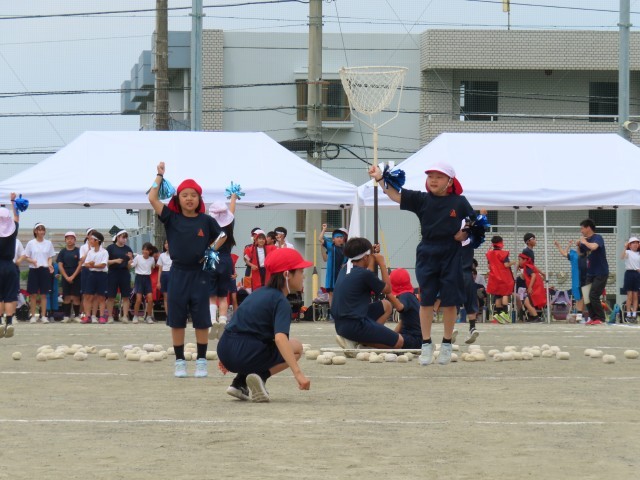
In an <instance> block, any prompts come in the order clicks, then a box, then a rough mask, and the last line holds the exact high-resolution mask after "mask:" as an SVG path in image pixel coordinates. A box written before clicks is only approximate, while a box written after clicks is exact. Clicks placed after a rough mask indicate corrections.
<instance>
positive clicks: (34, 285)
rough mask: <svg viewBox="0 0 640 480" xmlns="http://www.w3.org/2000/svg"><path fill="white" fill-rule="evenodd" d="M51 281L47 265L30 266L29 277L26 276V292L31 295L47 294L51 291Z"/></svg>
mask: <svg viewBox="0 0 640 480" xmlns="http://www.w3.org/2000/svg"><path fill="white" fill-rule="evenodd" d="M52 281H53V279H52V278H51V273H50V272H49V267H38V268H30V269H29V277H28V278H27V292H29V293H30V294H31V295H34V294H37V293H41V294H47V293H49V292H51V282H52Z"/></svg>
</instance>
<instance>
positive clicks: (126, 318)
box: [120, 315, 129, 323]
mask: <svg viewBox="0 0 640 480" xmlns="http://www.w3.org/2000/svg"><path fill="white" fill-rule="evenodd" d="M120 323H129V317H127V316H126V315H123V316H122V317H120Z"/></svg>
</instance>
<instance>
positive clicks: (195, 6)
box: [189, 0, 204, 131]
mask: <svg viewBox="0 0 640 480" xmlns="http://www.w3.org/2000/svg"><path fill="white" fill-rule="evenodd" d="M203 16H204V15H203V13H202V0H193V3H192V7H191V98H190V102H189V104H190V107H191V130H192V131H200V130H202V17H203Z"/></svg>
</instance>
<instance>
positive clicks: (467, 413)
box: [0, 322, 640, 479]
mask: <svg viewBox="0 0 640 480" xmlns="http://www.w3.org/2000/svg"><path fill="white" fill-rule="evenodd" d="M465 327H466V325H462V329H464V328H465ZM480 330H481V332H482V334H481V336H480V338H479V340H478V342H477V343H478V345H481V346H482V347H483V349H484V351H485V352H488V350H489V349H491V348H498V349H500V350H502V349H504V347H505V346H508V345H513V346H517V347H523V346H530V345H542V344H545V343H546V344H549V345H557V346H559V347H561V349H562V350H563V351H568V352H570V353H571V360H569V361H561V360H556V359H555V358H552V359H546V358H534V359H533V360H532V361H510V362H494V361H493V360H491V359H488V361H486V362H475V363H467V362H458V363H452V364H450V365H448V366H445V367H443V366H439V365H431V366H428V367H420V366H419V365H418V363H417V362H416V361H413V362H409V363H406V364H399V363H384V364H372V363H368V362H360V361H357V360H355V359H353V360H351V359H350V360H348V361H347V364H346V365H344V366H324V365H319V364H317V363H316V362H315V361H310V360H304V359H303V360H301V365H302V368H303V371H304V372H305V374H306V375H307V376H309V377H310V378H311V382H312V383H311V390H310V391H308V392H301V391H298V390H297V388H296V385H295V382H294V380H293V378H292V377H291V375H290V374H289V373H288V372H285V373H284V374H280V375H277V376H276V377H274V378H272V379H270V380H269V382H268V388H269V391H270V393H271V398H272V402H271V403H268V404H251V403H248V402H242V401H238V400H235V399H233V398H232V397H229V396H228V395H226V394H225V389H226V387H227V386H228V384H229V383H230V378H228V377H227V378H225V377H223V376H222V374H221V373H220V372H218V371H217V368H216V367H215V365H214V363H216V364H217V362H210V364H209V365H210V368H209V370H210V377H209V378H207V379H194V378H188V379H176V378H174V377H173V357H169V358H168V359H167V360H164V361H162V362H155V363H139V362H129V361H125V360H122V359H121V360H118V361H107V360H106V359H105V358H100V357H99V356H98V355H90V356H89V358H88V359H87V360H86V361H84V362H80V361H75V360H74V359H73V357H71V356H69V357H67V358H65V359H63V360H49V361H47V362H38V361H36V358H35V356H36V349H37V348H38V347H39V346H41V345H44V344H50V345H52V346H54V347H55V346H57V345H61V344H66V345H72V344H82V345H97V346H98V347H99V348H111V349H112V350H114V351H118V352H120V351H121V347H122V346H123V345H127V344H139V345H142V344H144V343H154V344H163V345H164V346H165V347H167V346H168V341H169V331H168V329H167V328H166V327H165V326H164V325H161V324H156V325H120V324H114V325H74V324H70V325H61V324H56V325H40V324H38V325H25V324H20V325H19V326H18V328H17V332H16V335H15V337H13V338H11V339H0V379H1V381H2V389H1V393H0V404H1V405H2V411H1V412H0V424H1V426H0V428H1V431H2V439H3V442H2V443H3V448H2V449H0V479H1V478H11V479H23V478H25V479H26V478H31V479H33V478H38V479H44V478H55V479H57V478H65V479H86V478H99V479H117V478H127V479H155V478H165V479H167V478H176V479H182V478H218V477H222V478H263V479H284V478H297V479H300V478H304V479H320V478H322V479H327V478H389V479H396V478H408V477H413V478H424V479H427V478H428V479H432V478H436V479H439V478H442V479H457V478H469V477H473V478H481V479H484V478H550V479H574V478H575V479H578V478H579V479H596V478H598V479H599V478H610V479H632V478H633V479H635V478H638V467H639V466H640V460H638V458H639V451H640V439H639V438H638V430H639V428H640V412H639V411H638V398H640V381H639V380H640V359H638V360H627V359H625V358H624V355H623V352H624V350H625V349H630V348H631V349H636V350H640V328H638V327H635V326H592V327H586V326H584V325H568V324H554V325H521V324H518V325H508V326H501V325H488V324H482V325H480ZM292 333H293V336H296V337H298V338H300V339H301V340H302V341H303V343H309V344H311V345H312V346H313V347H318V348H319V347H333V346H335V343H334V330H333V325H332V324H329V323H310V322H304V323H300V324H295V325H294V326H293V328H292ZM435 333H436V335H435V336H434V338H439V336H440V335H441V325H436V327H435ZM461 337H462V338H464V331H463V332H462V334H461ZM187 341H192V342H193V341H194V339H193V333H192V332H189V335H188V337H187ZM210 348H211V349H214V348H215V344H212V345H211V346H210ZM585 348H599V349H602V350H603V351H604V353H605V354H607V353H611V354H614V355H616V357H617V362H616V363H615V364H612V365H607V364H604V363H603V362H602V360H601V359H591V358H588V357H585V356H584V355H583V351H584V349H585ZM463 350H464V349H463ZM16 351H20V352H22V354H23V357H22V360H20V361H14V360H12V358H11V356H12V353H13V352H16ZM193 368H194V365H193V364H190V373H191V374H192V372H193Z"/></svg>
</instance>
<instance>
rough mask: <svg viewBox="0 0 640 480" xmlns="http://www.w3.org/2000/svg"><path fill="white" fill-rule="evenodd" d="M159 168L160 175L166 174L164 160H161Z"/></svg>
mask: <svg viewBox="0 0 640 480" xmlns="http://www.w3.org/2000/svg"><path fill="white" fill-rule="evenodd" d="M157 168H158V173H159V174H160V175H164V162H160V163H159V164H158V167H157Z"/></svg>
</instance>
